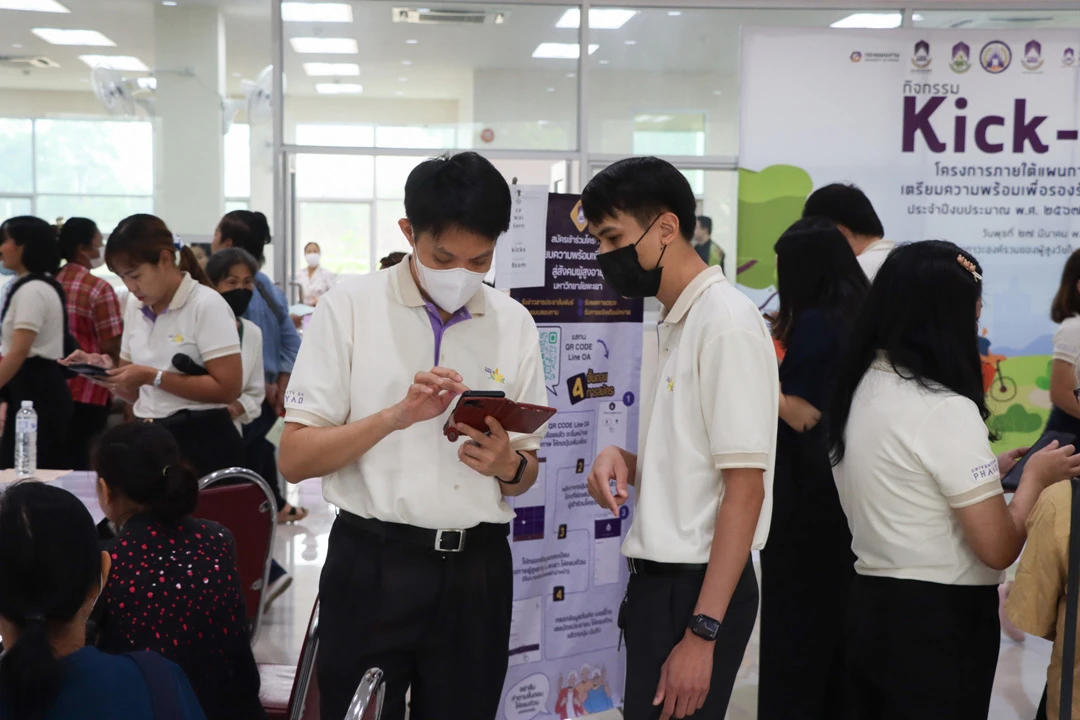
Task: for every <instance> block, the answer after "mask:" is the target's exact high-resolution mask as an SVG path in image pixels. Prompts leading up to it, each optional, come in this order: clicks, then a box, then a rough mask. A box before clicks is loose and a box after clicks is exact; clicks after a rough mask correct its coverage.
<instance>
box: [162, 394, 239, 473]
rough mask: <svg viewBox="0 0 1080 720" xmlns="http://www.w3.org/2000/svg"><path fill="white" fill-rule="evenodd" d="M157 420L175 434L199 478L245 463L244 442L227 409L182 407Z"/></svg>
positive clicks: (183, 454)
mask: <svg viewBox="0 0 1080 720" xmlns="http://www.w3.org/2000/svg"><path fill="white" fill-rule="evenodd" d="M154 422H156V423H160V424H161V425H162V426H163V427H165V428H166V429H168V430H169V432H171V433H172V434H173V437H174V438H175V439H176V444H177V445H179V446H180V455H181V456H182V457H183V458H184V459H185V460H187V461H188V462H189V463H190V464H191V467H192V468H193V469H194V470H195V472H196V474H198V476H199V477H200V478H202V477H205V476H207V475H209V474H210V473H213V472H217V471H218V470H224V469H225V468H231V467H243V465H244V441H243V440H242V439H241V437H240V433H238V432H236V426H235V425H233V421H232V418H231V417H229V411H228V410H226V409H225V408H219V409H216V410H197V411H190V410H181V411H180V412H177V413H173V414H172V415H170V416H169V417H167V418H162V419H160V420H154Z"/></svg>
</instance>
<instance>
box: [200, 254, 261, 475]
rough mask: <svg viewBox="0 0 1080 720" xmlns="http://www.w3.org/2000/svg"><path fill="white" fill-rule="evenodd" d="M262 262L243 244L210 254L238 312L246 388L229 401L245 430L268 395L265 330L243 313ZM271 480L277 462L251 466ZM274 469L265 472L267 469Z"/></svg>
mask: <svg viewBox="0 0 1080 720" xmlns="http://www.w3.org/2000/svg"><path fill="white" fill-rule="evenodd" d="M257 272H259V265H258V263H256V262H255V258H253V257H251V253H249V252H248V251H247V250H242V249H241V248H229V249H227V250H222V251H221V252H219V253H217V254H216V255H214V256H213V257H212V258H210V262H209V263H207V265H206V275H207V277H209V278H210V282H211V283H213V284H214V286H215V287H216V288H217V290H218V292H220V293H221V296H222V297H223V298H225V302H227V303H229V307H230V308H232V311H233V314H234V315H235V316H236V329H237V331H238V332H239V333H240V356H241V359H242V361H243V367H244V390H243V392H242V393H240V399H239V400H236V401H234V402H233V403H232V404H231V405H229V415H231V416H232V419H233V422H234V423H236V429H237V430H238V431H239V432H240V433H241V435H242V434H243V426H244V425H246V424H248V423H250V422H252V421H253V420H255V418H257V417H259V415H260V414H261V413H262V404H263V400H265V399H266V385H265V381H266V376H265V374H264V373H263V361H262V351H263V341H262V330H260V329H259V326H258V325H256V324H255V323H253V322H251V321H250V320H244V319H243V317H241V316H242V315H243V314H244V312H245V311H246V310H247V307H248V304H249V303H250V302H251V298H252V297H253V296H254V294H255V273H257ZM251 469H252V470H254V471H255V472H257V473H259V474H260V475H262V476H263V477H264V478H269V482H276V481H277V464H276V463H275V464H274V465H272V466H270V467H267V468H251ZM264 472H267V473H270V474H269V475H264V474H263V473H264Z"/></svg>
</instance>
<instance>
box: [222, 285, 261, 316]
mask: <svg viewBox="0 0 1080 720" xmlns="http://www.w3.org/2000/svg"><path fill="white" fill-rule="evenodd" d="M254 296H255V291H254V290H245V289H244V288H236V289H235V290H229V291H228V292H223V293H221V297H223V298H225V302H227V303H229V307H231V308H232V311H233V314H234V315H236V317H238V318H239V317H240V316H241V315H243V314H244V313H245V312H247V309H248V305H249V304H250V303H251V298H252V297H254Z"/></svg>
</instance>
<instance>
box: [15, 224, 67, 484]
mask: <svg viewBox="0 0 1080 720" xmlns="http://www.w3.org/2000/svg"><path fill="white" fill-rule="evenodd" d="M0 258H2V259H3V264H4V267H5V268H7V269H8V270H12V271H14V272H15V274H16V275H17V276H18V277H17V278H16V279H15V280H13V281H12V284H11V288H10V289H8V290H7V292H6V294H5V297H4V302H3V306H2V309H0V355H2V356H3V359H0V396H2V397H3V399H4V401H5V402H7V416H6V418H5V422H4V434H3V437H2V438H0V467H5V468H10V467H12V466H14V464H15V415H16V414H17V413H18V412H19V409H20V407H21V406H22V403H24V402H27V401H29V402H32V403H33V404H34V410H35V411H36V412H37V416H38V432H37V442H38V444H37V466H38V467H39V468H52V469H58V468H64V467H66V466H67V465H68V464H69V462H68V448H67V436H68V431H69V427H70V425H71V419H72V413H73V404H72V401H71V391H70V390H69V389H68V384H67V377H66V376H65V374H64V370H63V368H61V367H60V366H59V365H57V364H56V361H57V360H59V359H61V358H62V357H64V340H65V337H66V336H67V330H68V324H67V311H66V310H65V308H64V305H65V302H66V299H65V296H64V289H63V287H62V286H61V285H60V283H59V282H57V280H56V278H55V277H54V276H55V274H56V272H57V270H59V269H60V244H59V242H58V241H57V238H56V228H54V227H53V226H52V225H50V224H49V223H47V222H45V221H44V220H42V219H41V218H36V217H30V216H23V217H14V218H11V219H10V220H7V221H5V222H4V224H3V225H0Z"/></svg>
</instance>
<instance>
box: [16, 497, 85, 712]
mask: <svg viewBox="0 0 1080 720" xmlns="http://www.w3.org/2000/svg"><path fill="white" fill-rule="evenodd" d="M100 587H101V555H100V553H99V552H98V542H97V531H96V529H95V527H94V521H93V519H92V518H91V517H90V513H89V511H87V509H86V507H85V506H83V504H82V502H81V501H80V500H79V499H78V498H76V497H75V496H74V495H72V494H71V493H69V492H67V491H66V490H61V489H60V488H56V487H52V486H49V485H44V484H42V483H39V482H33V481H29V482H21V483H18V484H15V485H13V486H11V487H10V488H9V489H8V490H7V491H6V492H5V493H4V494H3V495H2V496H0V616H3V617H4V618H5V619H6V620H7V621H8V622H10V623H12V624H14V625H15V626H16V627H18V629H19V634H18V637H17V638H16V639H15V642H14V644H12V645H10V646H9V647H7V648H6V650H5V652H4V654H3V656H2V657H0V697H3V698H4V699H5V700H6V702H7V704H8V706H9V707H10V709H11V713H12V717H17V718H22V719H25V720H41V719H42V718H44V717H45V715H46V714H47V712H48V710H49V708H50V706H51V705H52V703H53V701H54V700H55V699H56V696H57V694H58V693H59V690H60V681H61V675H60V662H59V660H58V659H57V657H56V653H55V652H54V651H53V648H52V645H51V644H50V642H49V628H50V627H51V626H53V625H56V626H60V625H65V624H68V623H70V622H72V621H73V620H74V619H75V617H76V615H77V614H78V613H79V611H80V610H81V609H82V607H83V606H84V605H85V604H86V600H87V598H88V597H89V596H90V594H91V593H92V592H94V591H95V590H100Z"/></svg>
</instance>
